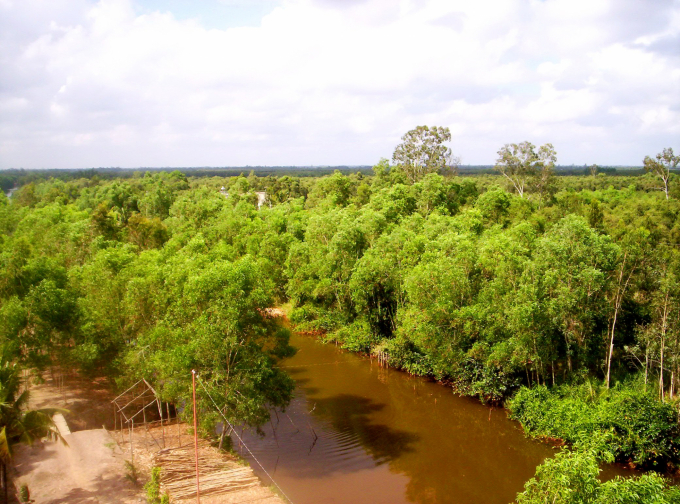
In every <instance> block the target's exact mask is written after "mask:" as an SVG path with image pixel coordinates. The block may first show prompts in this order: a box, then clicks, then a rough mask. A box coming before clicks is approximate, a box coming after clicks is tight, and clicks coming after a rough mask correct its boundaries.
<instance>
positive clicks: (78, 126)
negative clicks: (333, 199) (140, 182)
mask: <svg viewBox="0 0 680 504" xmlns="http://www.w3.org/2000/svg"><path fill="white" fill-rule="evenodd" d="M0 64H1V65H2V72H0V167H1V168H9V167H24V168H40V167H64V168H72V167H76V168H78V167H92V166H122V167H131V168H133V167H144V166H156V167H157V166H243V165H340V164H343V165H359V164H361V165H366V164H369V165H370V164H375V163H376V162H378V161H379V159H380V158H383V157H385V158H390V157H391V155H392V152H393V150H394V147H395V146H396V145H397V144H398V143H399V141H400V137H401V136H402V135H403V134H404V133H405V132H406V131H408V130H409V129H412V128H413V127H415V126H417V125H421V124H427V125H438V126H448V127H449V128H450V129H451V133H452V141H451V148H452V150H453V152H454V154H456V155H457V156H459V157H460V158H461V159H462V162H463V163H464V164H493V163H494V162H495V160H496V157H497V154H496V153H497V151H498V150H499V149H500V148H501V147H502V146H503V145H504V144H505V143H510V142H521V141H525V140H528V141H531V142H532V143H534V144H536V145H541V144H544V143H547V142H550V143H552V144H553V145H554V146H555V148H556V150H557V154H558V162H559V163H560V164H566V165H569V164H575V165H583V164H592V163H597V164H600V165H639V164H641V162H642V159H643V158H644V156H646V155H654V154H656V153H657V152H660V151H661V150H662V149H663V148H664V147H673V148H674V149H675V150H676V151H679V150H680V142H679V141H678V140H679V139H680V0H655V1H654V2H649V1H646V0H544V1H538V0H497V1H492V0H487V1H486V2H469V1H463V0H417V1H416V0H280V1H276V2H272V1H269V0H262V1H257V0H250V1H246V0H221V1H217V0H213V1H209V0H195V1H181V0H167V1H160V0H50V1H49V2H47V1H45V0H0Z"/></svg>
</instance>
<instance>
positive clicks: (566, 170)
mask: <svg viewBox="0 0 680 504" xmlns="http://www.w3.org/2000/svg"><path fill="white" fill-rule="evenodd" d="M336 170H337V171H339V172H340V173H342V174H343V175H349V174H350V173H362V174H363V175H373V168H372V167H371V166H368V165H359V166H345V165H342V166H226V167H196V168H144V167H140V168H86V169H82V168H40V169H25V168H10V169H6V170H0V188H2V190H3V191H5V192H6V191H8V190H9V189H11V188H12V187H17V186H22V185H25V184H29V183H31V182H37V181H39V180H47V179H50V178H54V179H58V180H64V181H68V180H77V179H81V178H85V179H93V178H96V179H99V180H111V179H115V178H123V179H127V178H134V177H141V176H143V175H144V174H145V173H147V172H149V173H160V172H165V173H172V172H179V173H182V174H184V175H186V176H187V177H238V176H240V175H244V174H248V173H251V172H252V173H254V174H255V175H256V176H258V177H269V176H277V177H281V176H285V175H288V176H294V177H323V176H324V175H331V174H332V173H334V172H335V171H336ZM597 172H598V173H605V174H607V175H630V176H638V175H644V173H645V171H644V169H643V168H642V167H641V166H599V167H597ZM589 173H590V167H588V166H573V165H570V166H559V165H558V166H556V167H555V175H558V176H580V175H587V174H589ZM459 174H460V175H462V176H466V175H481V174H488V175H499V173H498V172H497V171H495V170H494V167H493V165H462V166H460V167H459Z"/></svg>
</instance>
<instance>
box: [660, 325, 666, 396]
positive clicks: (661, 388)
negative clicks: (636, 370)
mask: <svg viewBox="0 0 680 504" xmlns="http://www.w3.org/2000/svg"><path fill="white" fill-rule="evenodd" d="M663 346H664V335H663V334H662V335H661V363H660V366H659V394H661V402H666V399H665V397H664V395H663Z"/></svg>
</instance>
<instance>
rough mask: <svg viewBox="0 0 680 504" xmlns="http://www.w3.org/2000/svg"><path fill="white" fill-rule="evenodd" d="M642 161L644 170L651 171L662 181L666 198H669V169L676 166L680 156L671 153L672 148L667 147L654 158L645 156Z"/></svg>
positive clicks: (679, 161) (679, 162)
mask: <svg viewBox="0 0 680 504" xmlns="http://www.w3.org/2000/svg"><path fill="white" fill-rule="evenodd" d="M643 163H644V166H645V171H646V172H648V173H653V174H654V175H656V176H657V177H659V178H660V179H661V181H662V182H663V187H662V190H663V192H664V194H665V195H666V199H669V198H670V196H669V190H670V187H669V185H670V178H671V170H672V169H674V168H677V166H678V164H680V156H675V155H673V149H671V148H668V149H664V150H663V151H661V152H660V153H659V154H657V155H656V156H655V158H654V159H653V158H651V157H649V156H645V159H644V161H643Z"/></svg>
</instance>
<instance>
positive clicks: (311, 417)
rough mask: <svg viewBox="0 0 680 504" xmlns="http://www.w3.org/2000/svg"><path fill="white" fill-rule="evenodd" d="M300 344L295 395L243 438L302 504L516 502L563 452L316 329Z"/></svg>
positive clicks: (288, 365)
mask: <svg viewBox="0 0 680 504" xmlns="http://www.w3.org/2000/svg"><path fill="white" fill-rule="evenodd" d="M291 344H292V345H293V346H294V347H296V348H297V349H298V352H297V354H296V355H295V356H294V357H292V358H290V359H286V360H285V361H284V362H282V363H281V367H283V368H285V369H286V371H288V372H289V373H290V375H291V376H292V377H293V378H294V379H295V382H296V385H297V386H296V390H295V398H294V399H293V401H292V403H291V404H290V406H289V407H288V408H287V409H286V411H285V412H281V411H279V412H277V413H276V414H272V422H271V424H270V425H267V426H266V427H265V428H264V433H265V435H264V437H260V436H258V435H257V434H255V433H254V432H250V433H248V432H246V433H244V441H245V443H246V444H247V445H248V446H249V447H250V449H251V450H252V452H253V453H254V455H255V457H257V459H258V460H259V461H260V462H261V463H262V465H263V466H264V467H265V469H266V470H267V472H268V473H269V474H270V475H272V476H273V478H274V479H275V480H276V482H277V483H278V484H279V486H280V487H281V488H282V489H283V491H284V492H285V493H286V495H287V496H288V497H289V498H290V499H291V501H292V502H293V503H294V504H325V503H338V504H341V503H342V504H345V503H346V504H362V503H366V504H369V503H370V504H378V503H385V504H399V503H410V502H417V503H427V504H434V503H460V504H482V503H484V504H495V503H498V504H501V503H503V504H507V503H509V502H511V501H513V500H514V498H515V495H516V494H517V492H519V491H521V490H522V489H523V486H524V483H525V482H526V481H527V480H528V479H529V478H531V477H532V476H533V475H534V472H535V470H536V466H537V465H538V464H540V463H541V462H542V461H543V460H544V459H545V458H546V457H548V456H551V454H553V453H554V450H553V449H552V448H550V447H549V446H547V445H545V444H542V443H539V442H536V441H531V440H528V439H526V438H525V437H524V434H523V432H522V429H521V426H520V425H519V424H518V423H517V422H514V421H511V420H509V419H508V418H507V415H506V412H505V411H504V410H503V409H500V408H489V407H488V406H484V405H482V404H481V403H480V402H479V401H478V400H476V399H470V398H461V397H457V396H455V395H454V394H453V393H452V391H451V389H450V388H447V387H444V386H442V385H439V384H437V383H432V382H431V381H427V380H425V379H422V378H415V377H411V376H409V375H407V374H405V373H402V372H399V371H395V370H392V369H387V368H384V367H381V366H380V365H379V364H378V363H377V362H376V361H371V360H370V359H368V358H366V357H362V356H359V355H355V354H352V353H350V352H347V351H344V350H341V349H338V348H337V347H335V346H333V345H324V344H321V343H318V342H317V341H316V340H314V339H313V338H311V337H308V336H302V335H298V334H293V335H292V337H291ZM235 441H236V440H235ZM234 448H235V449H236V450H237V451H238V450H239V445H238V442H237V441H236V443H235V444H234ZM242 454H243V456H244V457H245V458H246V459H248V461H249V462H250V464H251V466H252V467H253V469H254V470H255V472H256V473H258V475H259V476H260V477H261V478H262V479H263V481H264V482H265V483H266V484H269V483H270V481H269V480H268V478H267V477H266V476H265V475H264V473H263V471H262V470H261V469H260V468H259V467H258V466H257V464H256V463H255V462H254V461H253V460H252V457H251V456H250V455H248V453H247V452H246V450H242Z"/></svg>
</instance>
